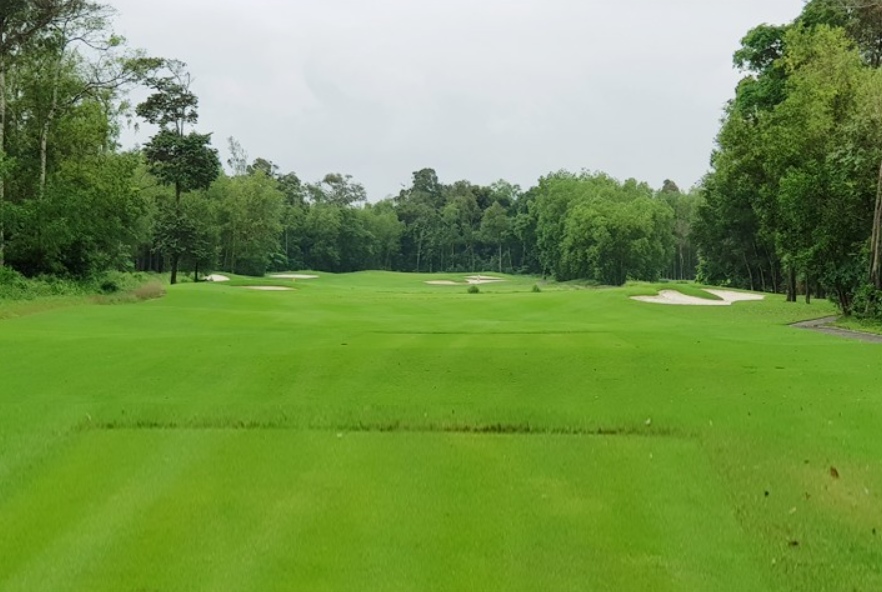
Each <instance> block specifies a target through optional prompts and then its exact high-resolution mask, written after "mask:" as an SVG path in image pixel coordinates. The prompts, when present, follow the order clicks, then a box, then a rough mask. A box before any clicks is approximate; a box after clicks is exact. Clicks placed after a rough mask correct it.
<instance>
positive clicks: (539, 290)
mask: <svg viewBox="0 0 882 592" xmlns="http://www.w3.org/2000/svg"><path fill="white" fill-rule="evenodd" d="M541 291H542V288H540V287H539V284H533V292H535V293H539V292H541Z"/></svg>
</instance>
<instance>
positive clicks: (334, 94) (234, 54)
mask: <svg viewBox="0 0 882 592" xmlns="http://www.w3.org/2000/svg"><path fill="white" fill-rule="evenodd" d="M109 4H111V5H112V6H114V7H115V8H116V9H117V10H118V11H119V15H118V18H117V21H116V23H117V29H118V31H119V32H120V33H122V34H123V35H125V36H126V37H127V38H128V39H129V42H130V44H131V45H132V46H135V47H142V48H145V49H146V50H147V51H148V52H149V53H150V54H151V55H158V56H163V57H174V58H178V59H180V60H183V61H185V62H187V64H188V65H189V69H190V71H191V72H192V74H193V76H194V78H195V83H194V86H193V89H194V91H195V92H196V93H197V94H198V95H199V97H200V101H201V121H200V124H199V129H200V131H206V132H209V131H210V132H213V133H214V144H215V146H217V147H218V148H219V149H220V151H221V157H222V159H223V160H226V158H227V149H226V146H227V140H226V139H227V138H228V137H230V136H234V137H235V138H237V139H238V140H239V141H240V143H241V144H242V145H243V146H244V148H245V150H246V151H247V152H248V155H249V157H250V158H251V159H254V158H255V157H258V156H261V157H264V158H267V159H269V160H272V161H274V162H275V163H277V164H278V165H279V166H280V167H281V169H282V171H283V172H287V171H294V172H296V173H297V174H298V175H299V176H300V177H301V178H302V179H304V180H305V181H315V180H319V179H321V177H323V176H324V174H325V173H328V172H342V173H350V174H352V175H353V176H354V177H355V178H356V179H357V180H359V181H361V182H362V183H364V185H365V187H366V188H367V190H368V194H369V196H370V198H371V200H372V201H375V200H377V199H381V198H383V197H385V196H387V195H390V194H395V193H397V192H398V190H399V189H400V188H401V187H402V185H407V184H409V181H410V176H411V173H412V172H413V171H415V170H418V169H421V168H424V167H432V168H434V169H435V170H436V171H437V172H438V175H439V177H440V178H441V180H442V181H443V182H445V183H452V182H453V181H456V180H459V179H468V180H470V181H472V182H475V183H481V184H485V183H490V182H492V181H494V180H497V179H499V178H504V179H507V180H509V181H511V182H514V183H519V184H521V185H522V186H523V187H524V188H527V187H529V186H531V185H533V184H535V182H536V180H537V179H538V178H539V177H540V176H541V175H544V174H547V173H548V172H550V171H553V170H558V169H562V168H565V169H569V170H574V171H578V170H581V169H583V168H587V169H590V170H602V171H606V172H608V173H609V174H611V175H612V176H614V177H617V178H619V179H625V178H628V177H635V178H637V179H639V180H641V181H647V182H648V183H649V184H650V185H652V186H653V187H660V186H661V184H662V181H663V180H664V179H666V178H670V179H673V180H674V181H676V182H677V184H679V185H680V186H681V187H683V188H687V187H689V186H691V185H693V184H694V183H696V182H697V181H698V180H699V179H700V178H701V177H702V175H704V173H705V172H706V171H707V168H708V157H709V155H710V151H711V149H712V147H713V140H714V136H715V135H716V132H717V130H718V128H719V119H720V117H721V115H722V108H723V106H724V104H725V102H726V101H728V100H729V99H730V98H731V97H732V94H733V91H734V86H735V84H736V83H737V81H738V79H739V74H738V72H736V71H735V70H734V69H733V67H732V53H733V52H734V51H735V50H736V49H737V48H738V45H739V41H740V39H741V38H742V37H743V36H744V34H745V33H746V32H747V31H748V30H749V29H750V28H752V27H754V26H756V25H758V24H760V23H764V22H768V23H776V24H777V23H784V22H788V21H790V20H792V19H793V18H795V17H796V16H797V15H798V14H799V12H800V10H801V9H802V5H803V2H802V0H151V1H150V2H145V1H144V0H109ZM148 137H149V130H147V129H143V130H141V131H140V132H139V133H137V134H135V133H134V132H131V131H130V132H128V133H126V134H125V136H124V142H125V143H126V144H132V143H136V142H137V143H143V142H145V141H146V140H147V139H148Z"/></svg>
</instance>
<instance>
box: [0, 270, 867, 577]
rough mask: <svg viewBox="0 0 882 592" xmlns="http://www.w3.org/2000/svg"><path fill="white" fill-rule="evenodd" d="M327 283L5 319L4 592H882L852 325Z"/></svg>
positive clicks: (582, 294)
mask: <svg viewBox="0 0 882 592" xmlns="http://www.w3.org/2000/svg"><path fill="white" fill-rule="evenodd" d="M319 275H321V276H322V277H321V278H320V279H318V280H309V281H302V280H301V281H296V282H293V284H294V286H295V287H296V288H297V290H296V291H291V292H255V291H250V290H244V289H241V287H237V286H236V285H230V284H220V283H218V284H185V285H180V286H175V287H172V288H170V289H169V290H168V295H167V296H166V297H165V298H163V299H161V300H153V301H149V302H144V303H140V304H134V305H127V306H113V307H106V306H94V305H86V304H79V305H77V304H74V305H71V306H68V307H66V308H59V309H53V310H46V311H44V312H41V313H40V314H31V315H29V316H20V317H16V318H9V319H7V320H4V321H2V322H0V373H2V374H0V375H2V380H0V409H2V413H0V590H3V591H5V590H83V589H88V590H99V591H100V590H133V591H134V590H248V589H253V590H287V589H292V588H298V589H308V590H349V589H364V590H422V589H431V590H473V589H482V590H483V589H489V590H537V589H543V590H625V591H628V590H635V591H636V590H649V589H652V590H721V591H722V590H726V591H729V590H736V591H737V590H744V591H751V592H752V591H762V590H768V591H782V592H783V591H798V590H799V591H801V590H835V591H839V590H842V591H848V592H851V591H853V590H860V591H871V590H878V589H880V588H882V501H880V497H879V495H880V493H882V463H880V459H882V438H879V436H878V426H879V425H880V421H882V405H880V403H882V392H880V391H879V389H878V388H877V386H876V385H878V384H879V383H880V379H882V365H880V364H879V363H878V360H879V359H880V357H879V356H880V353H882V350H880V349H879V346H877V345H874V344H868V343H860V342H853V341H848V340H844V339H840V338H836V337H831V336H827V335H821V334H817V333H813V332H810V331H797V330H795V329H792V328H790V327H788V326H787V325H788V323H791V322H794V321H797V320H804V319H809V318H817V317H821V316H825V315H828V314H832V313H833V309H832V307H831V306H830V305H829V304H827V303H823V302H816V303H814V304H812V305H810V306H809V305H805V304H803V303H798V304H787V303H785V302H783V297H772V298H770V299H768V300H766V301H764V302H756V303H754V302H750V303H739V304H736V305H734V306H732V307H719V308H717V307H695V308H692V307H674V306H654V305H650V304H645V303H640V302H635V301H632V300H630V299H629V298H628V296H629V295H633V294H634V293H643V292H645V291H646V290H647V288H649V289H650V291H651V290H657V289H664V288H668V287H670V286H669V285H659V286H648V287H647V286H629V287H626V288H622V289H603V290H582V289H574V288H573V287H572V286H557V285H554V284H548V285H543V286H542V290H543V291H542V292H541V293H533V292H532V291H531V290H532V287H533V285H534V284H536V283H537V280H536V279H535V278H509V280H510V281H508V282H505V283H503V284H488V285H483V286H481V294H479V295H469V294H467V293H466V291H465V289H464V287H461V286H460V287H446V286H429V285H426V284H425V281H427V280H430V279H452V280H458V279H459V278H460V276H431V275H403V274H390V273H379V272H372V273H360V274H352V275H346V276H335V275H330V274H319ZM489 275H495V274H489ZM258 282H259V283H260V284H261V285H267V284H268V283H272V282H271V281H269V280H258ZM287 282H288V284H290V283H291V282H290V280H288V281H287ZM831 467H835V468H836V470H837V472H838V474H839V478H834V477H833V476H831V471H830V469H831ZM874 529H875V531H874Z"/></svg>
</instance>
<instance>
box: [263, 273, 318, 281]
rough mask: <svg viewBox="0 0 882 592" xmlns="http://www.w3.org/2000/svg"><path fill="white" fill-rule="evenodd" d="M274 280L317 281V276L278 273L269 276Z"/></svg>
mask: <svg viewBox="0 0 882 592" xmlns="http://www.w3.org/2000/svg"><path fill="white" fill-rule="evenodd" d="M270 277H271V278H273V279H276V280H317V279H319V276H317V275H303V274H301V273H278V274H275V275H271V276H270Z"/></svg>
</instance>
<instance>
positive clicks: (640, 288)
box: [627, 282, 722, 300]
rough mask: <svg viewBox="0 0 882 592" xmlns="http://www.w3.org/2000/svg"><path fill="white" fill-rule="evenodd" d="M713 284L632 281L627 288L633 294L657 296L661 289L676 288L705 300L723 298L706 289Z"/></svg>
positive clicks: (687, 294) (678, 290) (675, 289)
mask: <svg viewBox="0 0 882 592" xmlns="http://www.w3.org/2000/svg"><path fill="white" fill-rule="evenodd" d="M706 288H710V289H713V286H705V285H701V284H696V283H694V282H669V283H664V284H647V283H645V282H631V283H629V284H628V286H627V289H628V291H629V293H630V295H631V296H656V295H657V294H658V293H659V292H660V291H661V290H674V291H676V292H680V293H681V294H684V295H686V296H693V297H695V298H703V299H705V300H722V298H720V297H719V296H717V295H715V294H711V293H710V292H707V291H706Z"/></svg>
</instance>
